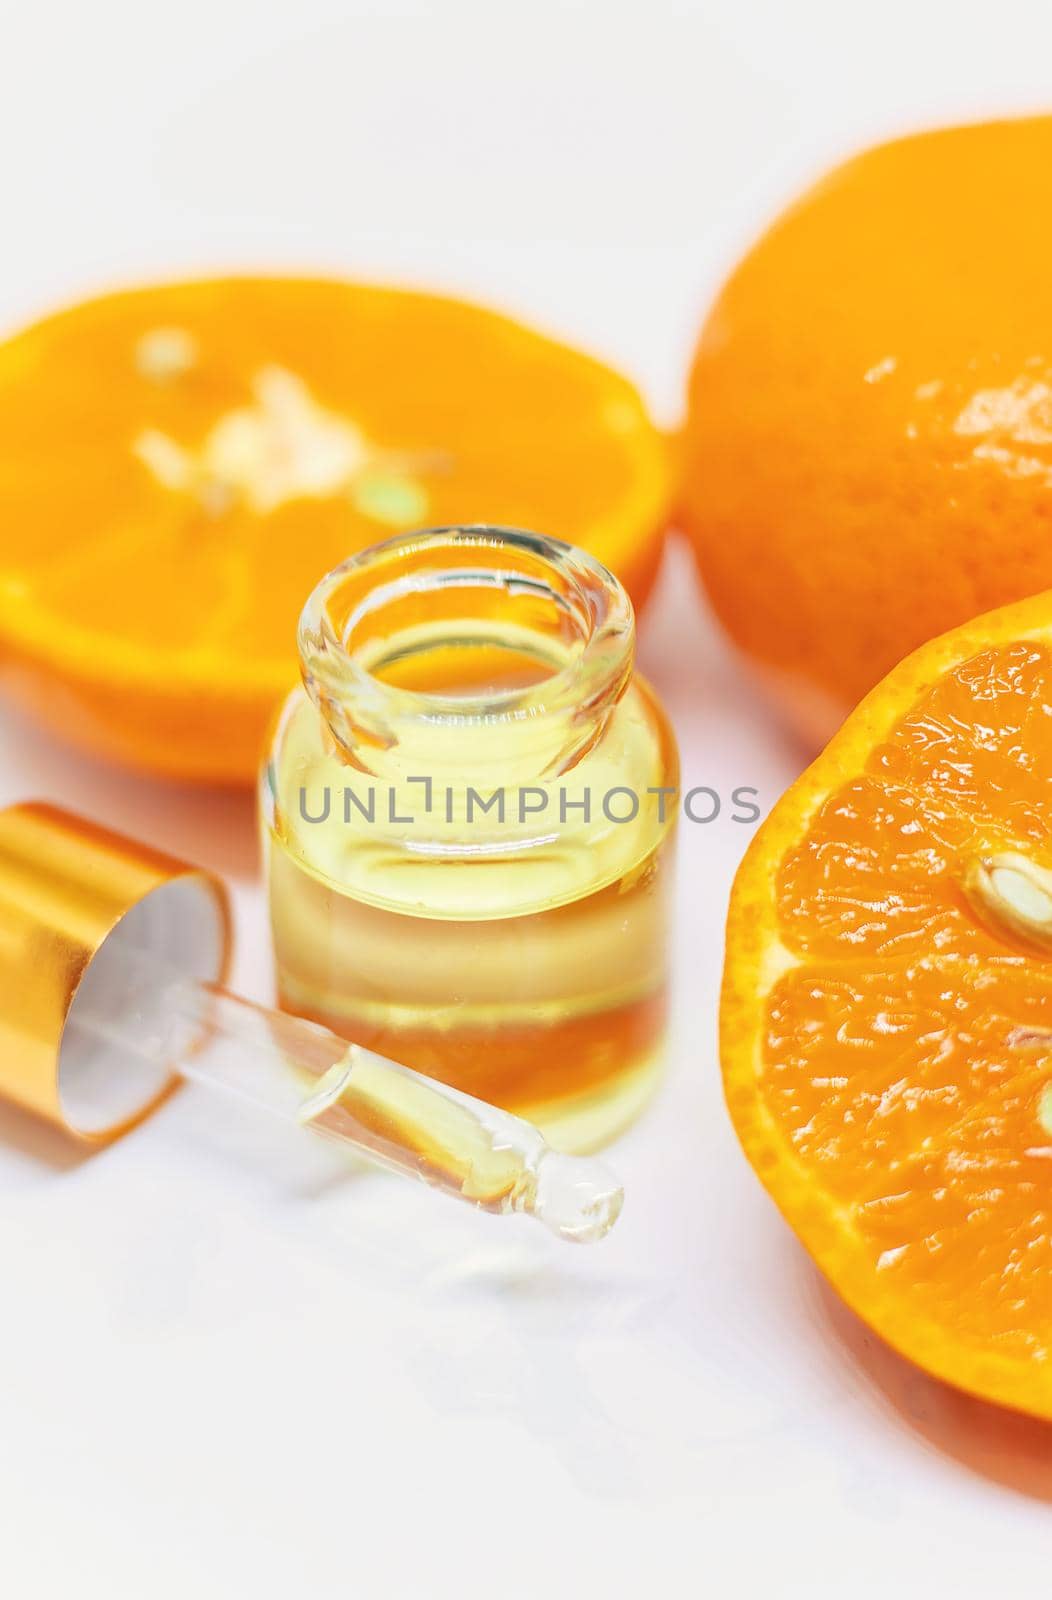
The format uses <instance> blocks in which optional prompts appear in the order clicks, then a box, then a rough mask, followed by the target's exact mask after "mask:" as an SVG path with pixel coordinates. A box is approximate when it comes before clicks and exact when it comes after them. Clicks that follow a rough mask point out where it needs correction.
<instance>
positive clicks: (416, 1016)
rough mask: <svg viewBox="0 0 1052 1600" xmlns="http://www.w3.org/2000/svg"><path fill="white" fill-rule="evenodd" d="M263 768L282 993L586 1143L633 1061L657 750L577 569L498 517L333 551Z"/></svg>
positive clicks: (644, 1031) (621, 611) (669, 743)
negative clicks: (497, 524)
mask: <svg viewBox="0 0 1052 1600" xmlns="http://www.w3.org/2000/svg"><path fill="white" fill-rule="evenodd" d="M300 648H301V655H302V659H303V675H304V684H305V688H304V689H303V690H298V691H296V692H295V693H294V694H293V695H292V696H291V697H290V699H289V700H288V702H287V703H286V705H285V708H284V710H283V712H282V715H281V717H280V720H279V723H278V726H277V730H276V734H275V737H274V741H273V747H272V750H271V753H270V756H269V759H268V761H267V764H266V767H265V771H264V775H263V821H264V837H265V844H266V855H267V871H268V884H269V894H270V904H271V915H272V920H273V932H274V948H275V954H276V961H277V974H278V986H279V991H280V999H281V1003H282V1005H283V1006H285V1007H286V1008H287V1009H289V1010H291V1011H294V1012H297V1013H299V1014H301V1015H304V1016H308V1017H312V1018H314V1019H316V1020H318V1021H320V1022H323V1023H325V1024H327V1025H328V1026H329V1027H331V1028H333V1029H335V1030H336V1031H337V1032H339V1033H342V1034H344V1035H345V1036H347V1037H350V1038H353V1039H355V1040H356V1041H358V1042H359V1043H361V1044H363V1045H366V1046H368V1047H369V1048H371V1049H373V1050H376V1051H378V1052H380V1053H381V1054H383V1055H385V1056H389V1057H392V1058H394V1059H395V1060H399V1061H402V1062H405V1063H406V1064H407V1065H409V1066H411V1067H415V1068H417V1069H418V1070H420V1071H422V1072H425V1073H428V1074H429V1075H431V1076H433V1077H436V1078H440V1079H442V1080H444V1081H445V1082H447V1083H450V1084H453V1085H454V1086H455V1087H456V1088H458V1089H462V1090H464V1091H466V1092H467V1093H469V1094H472V1095H475V1096H477V1097H479V1098H480V1099H484V1100H488V1101H492V1102H494V1103H496V1104H497V1105H500V1106H503V1107H505V1108H506V1109H508V1110H511V1111H514V1112H516V1113H518V1114H520V1115H523V1116H526V1117H528V1118H529V1119H530V1120H531V1121H534V1122H536V1123H537V1124H538V1125H539V1126H540V1127H541V1129H542V1130H543V1131H544V1133H545V1134H546V1136H547V1137H549V1138H550V1139H551V1140H552V1141H553V1142H554V1143H555V1144H557V1145H559V1146H560V1147H562V1148H564V1149H575V1150H580V1149H586V1148H590V1147H593V1146H595V1145H597V1144H599V1143H601V1142H603V1141H604V1140H606V1139H608V1138H610V1137H611V1136H612V1135H613V1134H614V1133H616V1132H617V1131H618V1130H619V1129H620V1128H621V1127H623V1126H624V1125H625V1124H626V1123H627V1122H628V1121H629V1120H630V1119H631V1118H632V1116H633V1115H634V1114H635V1113H636V1112H637V1111H638V1109H639V1108H640V1106H641V1104H642V1103H643V1101H644V1100H645V1098H646V1097H647V1095H648V1094H649V1092H650V1090H651V1088H652V1086H653V1083H654V1080H655V1076H656V1073H657V1071H658V1067H659V1062H660V1054H661V1045H662V1038H663V1033H664V1028H665V1017H666V1000H667V995H666V991H667V965H668V936H669V913H670V904H669V901H670V893H671V870H672V837H673V831H674V821H675V814H676V804H675V798H674V796H675V787H676V784H677V782H678V767H677V757H676V750H675V742H674V739H673V735H672V732H671V729H670V727H669V724H668V722H667V719H666V717H665V715H664V713H663V711H662V709H661V707H660V705H659V704H658V702H657V700H656V698H655V696H654V694H653V692H652V690H651V689H650V688H649V687H648V686H647V685H646V684H645V683H644V682H643V681H642V680H641V679H640V678H638V677H637V676H636V675H635V674H634V672H633V657H634V630H633V620H632V612H631V606H630V604H629V602H628V600H627V597H626V596H625V594H624V591H623V590H622V589H621V587H620V585H619V584H618V583H617V582H616V580H615V579H614V578H613V577H612V576H611V575H610V574H609V573H608V572H606V570H605V569H604V568H602V567H600V566H599V565H598V564H597V563H596V562H594V561H592V560H591V558H590V557H588V556H586V555H585V554H583V553H582V552H580V551H576V550H573V549H571V548H570V547H569V546H566V545H562V544H559V543H557V542H556V541H552V540H546V539H542V538H540V537H537V536H534V535H530V534H524V533H516V532H511V531H509V530H503V529H491V528H464V529H447V530H436V531H433V532H428V533H424V534H420V535H410V536H407V537H402V538H398V539H394V540H391V541H388V542H387V543H386V544H384V545H380V546H377V547H376V548H375V549H373V550H370V551H366V552H364V553H363V554H361V555H359V556H356V557H353V558H352V559H351V560H350V561H348V562H346V563H344V565H343V566H342V567H339V568H337V569H336V571H335V572H333V573H331V574H330V575H329V576H328V577H327V578H326V579H324V580H323V582H322V583H321V584H320V585H319V587H318V589H317V590H316V591H315V593H314V594H313V595H312V597H311V599H310V601H309V602H308V605H307V607H306V609H305V611H304V615H303V619H302V621H301V627H300Z"/></svg>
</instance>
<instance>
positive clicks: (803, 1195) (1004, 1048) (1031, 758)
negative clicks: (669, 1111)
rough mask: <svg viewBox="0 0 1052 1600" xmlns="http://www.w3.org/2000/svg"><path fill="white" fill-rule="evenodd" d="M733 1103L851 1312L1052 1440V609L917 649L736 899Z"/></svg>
mask: <svg viewBox="0 0 1052 1600" xmlns="http://www.w3.org/2000/svg"><path fill="white" fill-rule="evenodd" d="M721 1051H722V1058H723V1066H724V1077H725V1087H726V1094H727V1101H728V1105H729V1108H730V1111H731V1115H732V1118H733V1120H734V1124H735V1127H736V1129H737V1131H738V1134H739V1137H740V1139H741V1141H742V1144H743V1145H744V1147H745V1150H746V1153H747V1154H748V1156H749V1159H750V1160H751V1162H752V1164H753V1166H754V1167H755V1169H756V1171H757V1173H758V1174H759V1176H760V1177H761V1179H762V1180H763V1182H764V1184H765V1185H766V1187H767V1188H768V1190H769V1191H770V1193H771V1195H772V1196H773V1197H774V1199H775V1201H776V1202H777V1204H778V1206H779V1207H780V1209H781V1210H782V1212H783V1214H784V1215H785V1217H786V1218H787V1220H788V1221H789V1223H790V1224H791V1226H792V1227H793V1228H794V1230H795V1231H796V1233H797V1234H798V1235H799V1237H800V1239H801V1240H802V1241H803V1243H804V1245H805V1246H806V1247H807V1249H808V1250H809V1251H810V1253H811V1255H812V1256H813V1257H814V1259H815V1261H816V1262H817V1263H818V1265H819V1267H821V1269H822V1270H823V1272H824V1273H825V1274H826V1276H827V1277H828V1278H829V1279H830V1281H831V1282H832V1283H833V1284H834V1285H835V1287H836V1288H837V1289H838V1290H839V1292H840V1294H841V1295H842V1296H843V1298H844V1299H845V1300H846V1301H847V1302H848V1304H849V1305H851V1306H852V1307H853V1308H854V1310H855V1311H856V1312H858V1314H859V1315H860V1316H861V1317H863V1318H864V1319H865V1321H866V1322H867V1323H869V1324H870V1326H871V1327H873V1328H874V1329H875V1330H876V1331H877V1332H878V1333H879V1334H881V1335H882V1336H883V1337H884V1338H885V1339H886V1340H888V1341H889V1342H890V1343H891V1344H892V1345H893V1346H895V1347H896V1348H897V1349H898V1350H899V1351H901V1352H902V1353H903V1354H904V1355H906V1356H908V1357H911V1358H912V1359H913V1360H914V1361H916V1362H918V1363H919V1364H920V1365H921V1366H922V1367H924V1368H926V1369H927V1370H928V1371H929V1372H931V1373H933V1374H935V1375H936V1376H938V1377H940V1378H943V1379H945V1380H947V1381H949V1382H951V1383H954V1384H956V1385H958V1386H959V1387H961V1388H962V1389H965V1390H968V1391H969V1392H971V1393H973V1394H976V1395H980V1396H983V1397H985V1398H987V1399H990V1400H996V1401H1000V1402H1003V1403H1005V1404H1007V1405H1011V1406H1014V1407H1016V1408H1018V1409H1020V1410H1022V1411H1027V1412H1031V1413H1033V1414H1034V1415H1037V1416H1042V1417H1048V1418H1052V1087H1050V1086H1052V593H1048V594H1043V595H1040V596H1038V597H1037V598H1035V599H1033V600H1028V601H1024V602H1022V603H1021V604H1018V605H1015V606H1011V607H1007V608H1005V609H1004V610H1001V611H995V612H993V613H991V614H990V615H988V616H984V617H981V618H979V619H978V620H977V621H975V622H972V623H970V624H968V625H966V626H965V627H963V628H959V629H957V630H956V631H954V632H952V633H949V634H946V635H945V636H943V637H942V638H940V639H937V640H935V641H934V642H933V643H931V644H929V645H926V646H924V647H923V648H922V649H921V650H919V651H918V652H917V653H916V654H915V655H913V656H911V657H909V658H908V659H907V660H906V661H905V662H904V663H903V664H902V665H901V666H900V667H898V668H897V669H896V670H895V671H894V672H892V673H891V674H890V676H889V677H887V678H886V679H885V680H884V682H883V683H882V684H881V685H880V686H879V687H878V688H876V689H875V690H874V691H873V692H872V693H871V694H870V695H869V696H868V698H867V699H865V700H864V701H863V702H862V704H861V705H860V706H859V708H858V709H857V710H856V711H855V712H854V713H853V714H852V716H851V717H850V718H849V719H848V721H847V722H846V723H845V725H844V727H843V728H842V730H841V731H840V733H839V734H838V735H837V736H836V737H835V738H834V740H833V741H832V743H831V744H830V745H829V746H828V748H827V749H826V751H825V753H824V754H823V755H822V756H821V757H820V758H819V759H818V761H816V762H815V764H814V766H812V767H811V768H810V770H809V771H808V772H806V773H805V774H804V776H803V777H802V778H801V779H800V780H799V782H797V783H796V784H795V785H794V786H793V787H792V788H791V789H790V790H789V791H788V793H787V794H786V795H785V796H784V798H783V799H782V800H781V802H780V803H779V804H778V805H777V806H776V808H775V809H774V811H773V812H772V814H771V816H770V817H769V818H768V820H767V821H766V822H765V823H764V825H763V826H762V828H761V829H760V831H759V832H758V834H757V836H756V838H755V839H754V841H753V843H752V846H751V848H750V849H749V851H748V852H747V854H746V857H745V860H744V861H743V863H742V866H741V868H740V870H739V873H738V876H737V879H736V881H735V885H734V890H733V894H732V898H731V908H730V915H729V921H728V934H727V955H726V968H725V973H724V986H723V999H722V1008H721Z"/></svg>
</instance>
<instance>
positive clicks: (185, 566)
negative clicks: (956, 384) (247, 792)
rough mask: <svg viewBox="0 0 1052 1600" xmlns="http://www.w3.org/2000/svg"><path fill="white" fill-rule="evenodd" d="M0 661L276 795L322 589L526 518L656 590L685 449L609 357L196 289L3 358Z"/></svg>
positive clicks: (93, 725)
mask: <svg viewBox="0 0 1052 1600" xmlns="http://www.w3.org/2000/svg"><path fill="white" fill-rule="evenodd" d="M0 485H2V487H3V491H4V503H5V505H6V507H7V509H8V516H7V519H6V522H5V525H4V528H3V531H2V533H0V646H2V648H3V660H2V665H3V674H4V681H5V683H6V685H7V687H8V688H9V689H10V690H12V691H13V692H15V693H16V694H17V695H18V696H20V697H21V698H22V700H23V701H25V702H26V703H28V704H29V705H30V706H31V707H32V708H33V709H34V710H35V711H36V712H37V713H38V714H39V715H40V716H41V717H43V718H44V719H46V720H47V721H48V722H50V723H51V724H52V725H53V726H55V727H57V728H58V729H59V730H60V731H61V732H63V733H65V734H67V735H68V736H70V737H71V738H75V739H77V740H78V741H80V742H81V743H83V744H87V745H89V746H91V747H93V748H96V749H99V750H102V751H103V752H105V753H106V754H109V755H113V756H116V757H119V758H121V759H124V760H127V761H131V762H134V763H136V764H139V765H143V766H146V767H149V768H152V769H154V770H157V771H160V772H165V773H172V774H174V775H178V776H182V777H188V778H206V779H221V780H234V781H243V780H247V779H249V778H251V777H252V775H253V772H254V769H255V765H256V761H257V759H258V754H259V750H260V747H261V744H262V740H263V736H264V732H265V726H266V722H267V719H268V717H269V715H270V712H271V710H272V708H273V705H274V703H275V700H276V699H277V698H278V697H279V696H280V695H281V694H282V693H283V692H284V690H285V689H287V688H288V687H289V686H290V685H291V683H292V682H294V681H295V676H296V660H295V626H296V619H297V616H298V613H299V610H300V607H301V606H302V604H303V602H304V601H305V599H306V597H307V594H308V593H309V591H310V590H311V589H312V588H313V586H314V584H315V583H316V582H317V580H318V579H319V578H320V577H321V576H322V575H323V574H324V573H325V572H326V571H327V570H328V569H329V568H330V567H332V566H334V565H335V564H336V563H337V562H339V561H341V560H343V558H344V557H345V556H347V555H349V554H351V553H352V552H353V551H354V550H356V549H359V548H361V547H363V546H364V545H367V544H371V543H373V542H375V541H376V540H378V539H382V538H384V537H386V536H388V535H390V534H392V533H395V532H398V531H399V530H402V529H405V528H411V527H417V526H424V525H433V524H441V523H458V522H473V521H487V522H496V523H510V524H516V525H521V526H526V527H530V528H536V529H538V530H539V531H542V532H546V533H550V534H554V535H556V536H558V537H561V538H565V539H567V540H569V541H570V542H572V543H575V544H579V545H583V546H584V547H586V548H587V549H589V550H591V551H593V552H594V553H595V554H596V555H597V556H598V557H599V558H600V559H601V560H602V561H604V562H606V564H607V565H609V566H612V567H613V568H614V569H615V570H616V571H617V572H618V574H619V576H620V577H621V578H622V579H623V580H624V581H625V583H626V585H627V586H628V588H629V590H630V592H631V593H632V595H633V597H634V599H635V600H636V601H637V603H639V602H641V601H642V600H643V599H645V597H646V594H647V591H648V589H649V586H650V583H651V581H652V578H653V575H654V572H655V570H656V566H657V560H658V556H659V553H660V543H661V534H662V530H663V526H664V522H665V516H666V505H667V466H666V459H665V449H664V445H663V442H662V441H661V439H660V438H659V436H658V435H657V433H656V431H655V430H654V428H653V427H652V426H651V424H650V422H649V420H648V418H647V416H646V413H645V411H644V408H643V405H642V403H641V401H640V399H639V396H638V394H637V393H636V392H635V390H634V389H633V388H632V387H631V385H630V384H628V383H627V382H626V381H625V380H624V379H623V378H621V377H620V376H618V374H616V373H614V372H612V371H610V370H609V369H608V368H607V367H604V366H602V365H601V364H600V363H598V362H596V361H593V360H591V359H589V358H588V357H586V356H584V355H581V354H580V353H578V352H576V351H574V350H571V349H567V348H566V347H565V346H563V345H560V344H557V343H555V342H554V341H552V340H550V339H547V338H545V337H543V336H542V335H540V334H538V333H536V332H534V331H532V330H530V329H528V328H525V327H522V326H520V325H519V324H517V323H515V322H512V321H510V320H509V319H507V318H504V317H501V316H497V315H495V314H494V313H492V312H488V311H484V310H482V309H480V308H478V307H475V306H471V305H467V304H462V303H459V302H456V301H452V300H446V299H440V298H437V297H435V296H432V295H426V294H417V293H411V292H408V291H400V290H393V289H381V288H372V287H366V286H362V285H355V284H346V283H337V282H328V281H321V280H280V279H229V280H221V281H215V282H198V283H183V284H172V285H168V286H165V287H161V288H150V289H141V290H136V291H133V292H129V293H126V294H117V295H111V296H107V297H105V298H102V299H99V300H94V301H91V302H88V303H86V304H83V305H79V306H76V307H74V308H73V309H72V310H70V311H67V312H64V313H62V314H61V315H58V316H55V317H52V318H50V319H48V320H47V321H45V322H42V323H39V324H37V325H36V326H35V327H33V328H30V329H28V330H27V331H26V332H24V333H22V334H20V335H19V336H18V337H16V338H14V339H12V340H10V341H9V342H8V343H7V344H6V345H3V346H0Z"/></svg>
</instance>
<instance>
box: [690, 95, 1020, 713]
mask: <svg viewBox="0 0 1052 1600" xmlns="http://www.w3.org/2000/svg"><path fill="white" fill-rule="evenodd" d="M1050 173H1052V118H1049V117H1038V118H1032V119H1028V120H1020V121H1014V122H998V123H993V124H987V125H981V126H975V127H964V128H951V129H947V130H943V131H938V132H933V133H925V134H921V135H918V136H915V137H912V138H907V139H902V140H899V141H897V142H896V143H893V144H886V145H883V146H881V147H879V148H877V149H874V150H871V151H869V152H868V153H867V154H864V155H862V156H860V157H858V158H857V159H855V160H852V161H849V162H848V163H847V165H845V166H842V167H840V168H839V169H838V170H836V171H834V172H833V173H832V174H831V175H830V176H828V177H826V178H825V179H824V181H823V182H821V183H819V184H818V185H817V186H816V187H815V188H813V189H811V190H810V192H809V193H807V194H805V195H804V196H803V197H802V198H801V199H800V200H799V201H798V202H797V203H796V204H795V205H794V206H793V207H792V208H791V209H790V210H788V211H787V212H786V213H785V214H784V215H783V216H782V217H781V218H780V219H779V220H778V221H777V222H776V223H775V225H774V226H773V227H772V228H771V229H770V231H769V232H768V233H767V235H766V236H765V237H764V238H762V239H761V240H760V241H759V243H758V244H757V245H756V246H755V248H754V249H753V250H752V251H751V252H750V253H749V254H748V255H747V257H746V258H745V260H744V261H743V262H742V263H741V265H740V266H739V267H738V269H737V271H736V272H735V273H734V274H733V276H732V277H731V279H730V281H729V282H728V283H727V285H726V287H725V288H724V290H723V292H722V294H721V295H720V297H719V300H718V302H717V304H716V306H715V308H714V309H713V311H712V314H711V316H710V318H709V320H708V323H707V326H706V327H705V329H704V331H703V334H702V337H701V342H700V345H699V347H698V350H697V354H696V357H695V361H694V366H693V372H692V375H691V380H690V395H689V415H688V419H687V422H686V426H685V434H684V439H683V460H684V477H683V483H682V512H683V519H684V521H685V524H686V526H687V527H688V529H689V531H690V533H691V534H692V536H693V541H694V545H695V548H696V550H697V556H698V561H699V564H700V567H701V571H702V574H703V577H704V580H705V583H706V585H707V588H708V591H709V594H710V596H711V598H712V600H713V602H714V605H715V608H716V610H717V612H718V613H719V615H720V617H721V618H722V620H723V622H724V624H725V626H726V627H727V629H728V630H729V632H730V634H731V635H732V637H733V638H734V639H735V640H736V641H737V643H738V644H739V645H740V646H741V647H742V648H743V649H744V650H745V651H746V652H747V653H748V655H749V656H750V657H751V658H752V659H753V661H754V662H755V663H756V664H757V666H758V668H759V669H760V671H761V673H762V674H763V675H764V676H765V677H766V678H768V679H769V680H770V682H771V684H772V685H773V686H774V687H775V689H776V690H777V691H778V693H779V694H780V696H781V698H782V700H783V702H785V703H786V704H787V705H788V706H789V707H790V708H791V711H792V714H793V716H794V718H795V719H796V721H797V723H798V724H799V725H801V726H802V727H803V728H805V729H806V731H807V732H808V734H810V735H811V736H812V737H819V736H820V738H821V739H823V740H824V738H826V737H828V736H829V735H830V734H831V733H832V732H833V731H834V729H835V728H836V726H837V725H838V724H839V722H840V720H841V719H842V717H843V716H844V715H845V714H846V712H847V711H848V710H849V709H850V708H851V707H852V706H853V705H855V704H857V702H858V700H859V699H860V698H861V696H862V695H863V694H864V693H865V692H866V691H867V690H868V689H870V688H872V686H873V685H874V684H875V683H876V682H877V681H878V680H879V679H880V678H882V677H883V676H884V674H885V673H886V672H887V671H889V670H890V668H891V667H893V666H894V665H895V664H896V662H898V661H900V660H901V659H902V657H903V656H905V655H906V654H907V653H908V652H909V651H910V650H912V649H914V648H916V646H917V645H919V644H922V643H923V642H924V640H925V639H930V638H932V637H934V636H935V635H936V634H938V633H942V632H943V631H944V630H945V629H947V628H951V627H955V626H956V625H957V624H958V623H960V622H964V621H966V620H967V619H968V618H969V617H973V616H975V615H977V614H978V613H979V612H982V611H986V610H988V609H991V608H993V607H995V606H999V605H1003V604H1006V603H1008V602H1010V601H1013V600H1018V599H1022V598H1023V597H1024V596H1026V595H1029V594H1035V593H1037V592H1038V591H1039V590H1042V589H1045V588H1048V587H1049V586H1050V585H1052V493H1050V485H1052V345H1050V342H1049V336H1048V329H1049V324H1050V321H1052V276H1050V274H1049V272H1048V271H1047V265H1046V258H1047V243H1048V221H1047V210H1048V207H1047V204H1046V201H1047V200H1048V198H1049V195H1050V194H1052V178H1050V177H1049V174H1050Z"/></svg>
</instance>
